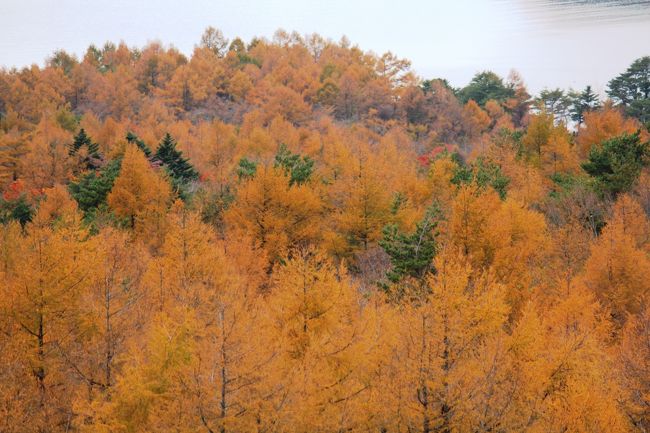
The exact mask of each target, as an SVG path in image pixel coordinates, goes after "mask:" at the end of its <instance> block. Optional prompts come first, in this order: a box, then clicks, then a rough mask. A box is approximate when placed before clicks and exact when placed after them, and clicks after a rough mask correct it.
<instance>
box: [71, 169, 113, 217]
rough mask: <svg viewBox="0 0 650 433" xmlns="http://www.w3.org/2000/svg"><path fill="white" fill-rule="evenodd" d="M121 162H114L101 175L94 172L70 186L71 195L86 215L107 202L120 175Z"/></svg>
mask: <svg viewBox="0 0 650 433" xmlns="http://www.w3.org/2000/svg"><path fill="white" fill-rule="evenodd" d="M121 162H122V161H121V160H113V161H111V162H109V163H108V164H107V165H106V166H105V167H104V168H103V169H102V170H101V171H100V172H99V174H97V172H95V171H92V172H90V173H88V174H86V175H85V176H83V177H82V178H81V179H79V181H78V182H71V183H70V185H69V186H68V189H69V190H70V194H71V195H72V197H73V198H74V199H75V200H76V201H77V203H78V204H79V208H80V209H81V210H82V211H84V213H86V214H87V213H88V212H91V211H92V210H94V209H96V208H98V207H99V206H100V205H102V204H103V203H105V202H106V197H107V196H108V193H109V192H110V191H111V189H112V188H113V183H115V179H116V178H117V175H118V174H119V173H120V166H121Z"/></svg>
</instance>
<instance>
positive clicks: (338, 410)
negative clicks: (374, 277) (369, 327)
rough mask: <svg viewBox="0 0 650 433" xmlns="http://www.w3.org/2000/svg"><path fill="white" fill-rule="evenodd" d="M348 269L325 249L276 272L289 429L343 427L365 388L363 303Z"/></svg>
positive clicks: (274, 298) (272, 302)
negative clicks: (361, 369)
mask: <svg viewBox="0 0 650 433" xmlns="http://www.w3.org/2000/svg"><path fill="white" fill-rule="evenodd" d="M356 298H357V297H356V292H355V289H354V287H352V286H351V284H350V282H349V280H348V279H347V276H346V273H345V270H344V269H338V270H337V269H336V268H335V267H334V265H333V264H332V263H331V262H330V261H329V259H327V258H326V257H325V256H324V255H323V254H322V253H320V252H317V251H315V250H305V251H300V252H297V253H296V255H295V257H294V258H292V259H290V260H289V261H288V262H287V264H286V265H284V266H280V267H279V268H278V269H277V271H276V277H275V278H274V284H273V288H272V292H271V297H270V299H269V306H270V307H271V308H272V311H273V317H274V321H275V323H276V325H275V326H276V329H277V332H278V333H279V334H280V338H281V340H280V342H281V346H282V347H283V349H284V357H283V359H284V361H282V362H281V364H280V368H282V370H283V371H284V377H285V379H284V380H286V381H288V382H287V386H288V387H289V396H288V399H289V401H290V404H291V406H292V408H293V412H292V413H290V414H287V417H288V418H287V420H286V421H287V422H288V424H287V428H291V429H295V430H297V431H306V430H314V429H317V430H321V429H322V430H324V431H327V430H331V429H338V428H342V427H343V425H345V424H343V425H341V424H340V423H341V422H342V421H343V420H344V419H346V418H348V417H349V416H355V415H357V414H347V413H346V411H345V407H346V406H347V405H349V404H352V403H353V402H354V401H355V399H358V398H360V394H361V393H362V392H363V391H364V390H365V389H366V385H364V384H363V383H362V382H360V381H359V379H358V374H359V372H358V371H357V370H358V367H357V362H356V359H357V357H359V356H364V355H363V352H359V351H358V348H359V346H358V345H359V340H360V338H361V334H362V332H361V329H358V328H357V326H358V318H359V304H358V301H357V299H356Z"/></svg>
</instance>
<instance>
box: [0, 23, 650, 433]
mask: <svg viewBox="0 0 650 433" xmlns="http://www.w3.org/2000/svg"><path fill="white" fill-rule="evenodd" d="M35 60H39V59H35ZM601 61H603V62H605V61H607V59H601ZM478 67H479V68H480V65H478ZM648 125H650V57H644V58H641V59H639V60H637V61H635V62H634V63H633V64H632V65H631V66H630V68H629V69H628V70H627V71H621V74H620V75H619V76H618V77H612V81H611V82H610V83H609V86H608V88H607V98H606V99H605V98H599V97H598V96H597V95H596V94H595V93H594V91H592V89H591V88H589V87H588V88H586V89H584V90H579V91H573V90H571V89H566V90H565V89H547V90H544V91H543V92H541V93H540V94H539V95H530V94H529V92H528V91H527V89H526V87H525V84H524V80H523V79H522V78H521V77H520V76H518V74H516V73H514V72H513V73H511V74H510V76H509V77H505V78H504V77H499V76H497V75H496V74H494V73H492V72H487V71H486V72H482V73H478V74H477V75H476V76H475V77H474V79H473V80H472V81H471V82H470V83H469V84H468V85H467V86H465V87H463V88H452V87H451V86H450V85H449V84H448V83H447V82H446V81H445V80H444V79H428V80H425V79H422V78H420V77H418V76H416V74H415V73H414V72H413V71H411V69H410V64H409V62H408V61H407V60H404V59H401V58H399V57H397V56H395V55H393V54H391V53H387V54H384V55H376V54H373V53H371V52H367V51H363V50H362V49H360V48H359V47H357V46H354V45H351V44H350V43H349V42H348V41H347V40H342V41H341V42H338V43H335V42H332V41H329V40H325V39H323V38H321V37H319V36H317V35H310V36H299V35H296V34H287V33H284V32H278V33H276V35H275V36H274V37H273V39H271V40H266V39H254V40H252V41H248V42H244V41H242V40H241V39H239V38H237V39H234V40H232V41H230V40H227V39H226V38H225V37H224V36H223V35H222V34H221V32H220V31H218V30H215V29H213V28H208V29H207V30H206V32H205V33H204V35H203V37H202V38H201V40H200V42H199V43H198V44H197V46H196V48H195V50H194V52H193V53H192V55H191V56H189V57H188V56H186V55H184V54H182V53H181V52H179V51H178V50H176V49H174V48H173V47H169V46H165V45H162V44H160V43H151V44H149V45H147V46H145V47H141V48H129V47H128V46H127V45H125V44H119V45H114V44H111V43H107V44H106V45H104V46H103V47H102V48H97V47H95V46H91V47H90V48H88V50H87V52H86V54H85V55H84V56H83V58H81V59H77V58H76V57H74V56H72V55H70V54H68V53H66V52H63V51H59V52H56V53H54V54H53V56H52V57H51V58H49V59H48V60H47V61H46V64H45V66H43V67H39V66H36V65H34V66H32V67H30V68H24V69H20V70H17V69H6V68H5V69H3V70H0V188H1V191H2V197H1V199H0V221H1V222H2V224H1V225H0V432H3V433H14V432H16V433H17V432H42V433H45V432H206V433H217V432H219V433H230V432H233V433H234V432H258V433H261V432H268V433H275V432H277V433H281V432H286V433H290V432H296V433H308V432H309V433H315V432H323V433H334V432H338V433H343V432H376V433H389V432H391V433H392V432H396V433H398V432H399V433H401V432H422V433H433V432H440V433H452V432H454V433H460V432H476V433H478V432H501V433H506V432H508V433H509V432H513V433H514V432H529V433H542V432H543V433H564V432H585V433H587V432H593V433H601V432H638V433H642V432H643V433H647V432H648V431H650V305H648V301H649V300H650V298H649V296H650V220H649V218H648V215H650V168H649V167H648V165H649V164H650V143H649V139H650V133H649V130H648Z"/></svg>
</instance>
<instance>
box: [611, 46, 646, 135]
mask: <svg viewBox="0 0 650 433" xmlns="http://www.w3.org/2000/svg"><path fill="white" fill-rule="evenodd" d="M607 95H608V96H609V97H610V98H612V99H613V100H614V101H615V102H617V103H619V104H621V105H623V106H624V107H625V112H626V113H627V115H628V116H632V117H636V118H637V119H639V120H640V121H641V122H643V123H646V122H650V56H646V57H641V58H640V59H637V60H635V61H634V62H633V63H632V64H631V65H630V67H629V68H627V70H626V71H625V72H623V73H622V74H621V75H619V76H618V77H616V78H614V79H613V80H611V81H610V82H609V83H608V89H607Z"/></svg>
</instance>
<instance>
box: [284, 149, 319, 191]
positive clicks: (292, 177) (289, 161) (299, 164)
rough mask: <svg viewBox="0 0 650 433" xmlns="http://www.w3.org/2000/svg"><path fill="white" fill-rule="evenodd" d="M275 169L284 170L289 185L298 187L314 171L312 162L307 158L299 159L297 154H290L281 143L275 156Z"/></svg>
mask: <svg viewBox="0 0 650 433" xmlns="http://www.w3.org/2000/svg"><path fill="white" fill-rule="evenodd" d="M275 167H282V168H284V172H285V174H287V175H289V185H293V184H298V185H300V184H303V183H305V182H307V181H308V180H309V178H310V177H311V174H312V172H313V171H314V160H313V159H311V158H310V157H308V156H304V157H302V158H301V157H300V155H299V154H297V153H291V152H290V151H289V149H288V148H287V145H286V144H284V143H283V144H281V145H280V149H278V153H277V154H276V155H275Z"/></svg>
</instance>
